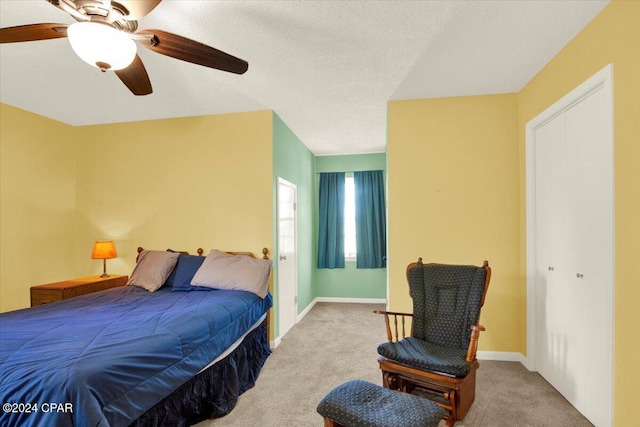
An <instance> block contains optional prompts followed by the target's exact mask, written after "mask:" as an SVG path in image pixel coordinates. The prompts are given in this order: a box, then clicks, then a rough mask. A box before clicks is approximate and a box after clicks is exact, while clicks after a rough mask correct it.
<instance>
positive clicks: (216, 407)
mask: <svg viewBox="0 0 640 427" xmlns="http://www.w3.org/2000/svg"><path fill="white" fill-rule="evenodd" d="M270 354H271V350H270V349H269V343H268V339H267V334H266V329H265V327H264V326H262V325H261V326H259V327H258V328H256V329H255V330H253V331H252V332H250V333H249V334H248V335H247V336H246V338H245V339H244V341H243V342H242V344H240V346H238V348H236V349H235V350H234V351H233V352H232V353H231V354H229V355H228V356H227V357H225V358H224V359H222V360H221V361H219V362H217V363H216V364H215V365H213V366H211V367H209V368H208V369H206V370H205V371H203V372H201V373H200V374H198V375H196V376H195V377H193V378H191V379H190V380H189V381H187V382H186V383H184V384H183V385H182V386H180V387H179V388H178V389H176V390H175V391H174V392H173V393H172V394H170V395H169V396H167V397H165V398H164V399H162V400H161V401H160V402H158V404H156V406H154V407H153V408H151V409H149V410H148V411H147V412H145V413H144V414H142V416H140V418H138V419H137V420H136V421H134V422H133V423H131V424H130V427H160V426H172V427H173V426H179V427H187V426H190V425H193V424H196V423H199V422H200V421H204V420H206V419H210V418H219V417H222V416H225V415H227V414H228V413H229V412H231V410H232V409H233V408H234V407H235V406H236V403H237V401H238V397H239V396H240V395H241V394H242V393H244V392H245V391H247V390H248V389H250V388H251V387H253V386H254V384H255V382H256V379H257V378H258V375H259V374H260V370H261V369H262V366H263V365H264V363H265V361H266V360H267V357H269V355H270Z"/></svg>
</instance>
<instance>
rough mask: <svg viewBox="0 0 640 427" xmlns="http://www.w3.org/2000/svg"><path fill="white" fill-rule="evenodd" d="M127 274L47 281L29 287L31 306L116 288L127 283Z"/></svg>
mask: <svg viewBox="0 0 640 427" xmlns="http://www.w3.org/2000/svg"><path fill="white" fill-rule="evenodd" d="M128 279H129V277H128V276H118V275H115V274H113V275H111V276H109V277H100V276H89V277H82V278H80V279H73V280H65V281H64V282H56V283H47V284H46V285H39V286H32V287H31V307H33V306H35V305H41V304H48V303H50V302H54V301H60V300H63V299H67V298H73V297H77V296H79V295H85V294H90V293H92V292H98V291H103V290H105V289H109V288H117V287H118V286H125V285H126V284H127V280H128Z"/></svg>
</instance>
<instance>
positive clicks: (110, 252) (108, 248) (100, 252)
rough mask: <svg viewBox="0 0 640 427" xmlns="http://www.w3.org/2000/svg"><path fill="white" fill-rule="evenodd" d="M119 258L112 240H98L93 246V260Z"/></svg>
mask: <svg viewBox="0 0 640 427" xmlns="http://www.w3.org/2000/svg"><path fill="white" fill-rule="evenodd" d="M117 256H118V253H117V252H116V245H115V244H114V243H113V242H112V241H111V240H98V241H97V242H95V243H94V244H93V252H91V258H93V259H110V258H115V257H117Z"/></svg>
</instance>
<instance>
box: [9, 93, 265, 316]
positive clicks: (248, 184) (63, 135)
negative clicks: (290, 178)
mask: <svg viewBox="0 0 640 427" xmlns="http://www.w3.org/2000/svg"><path fill="white" fill-rule="evenodd" d="M272 115H273V113H272V112H271V111H259V112H250V113H237V114H225V115H214V116H204V117H191V118H182V119H168V120H156V121H147V122H135V123H125V124H115V125H100V126H90V127H80V128H74V127H71V126H68V125H64V124H60V123H57V122H54V121H51V120H49V119H44V118H42V117H39V116H37V115H35V114H32V113H28V112H24V111H20V110H17V109H15V108H13V107H10V106H7V105H2V126H1V127H0V128H1V129H2V134H1V136H2V226H1V229H0V234H1V236H2V254H1V257H0V259H1V261H2V278H1V281H0V292H1V294H0V295H1V296H2V305H1V306H0V310H1V311H7V310H12V309H17V308H23V307H28V306H29V286H31V285H34V284H40V283H46V282H51V281H58V280H65V279H68V278H72V277H79V276H85V275H93V274H97V273H99V272H101V270H102V262H101V261H98V260H92V259H90V253H91V247H92V244H93V242H94V241H95V240H97V239H113V240H115V243H116V248H117V250H118V258H116V259H113V260H108V261H107V270H108V271H109V272H110V273H114V274H130V273H131V270H132V269H133V267H134V265H135V257H136V248H137V247H138V246H143V247H145V248H148V249H162V250H164V249H166V248H168V247H171V248H173V249H177V250H188V251H189V252H192V253H194V252H195V250H196V249H197V248H198V247H202V248H204V249H205V254H206V253H207V252H208V251H209V250H210V249H212V248H218V249H223V250H240V251H252V252H254V253H255V254H257V255H258V254H260V251H261V249H262V248H263V247H267V248H269V250H270V251H271V250H272V249H273V201H272V197H273V194H272V192H273V189H272V185H273V162H272V157H273V156H272V150H273V148H272V139H273V136H272V127H273V118H272V117H273V116H272Z"/></svg>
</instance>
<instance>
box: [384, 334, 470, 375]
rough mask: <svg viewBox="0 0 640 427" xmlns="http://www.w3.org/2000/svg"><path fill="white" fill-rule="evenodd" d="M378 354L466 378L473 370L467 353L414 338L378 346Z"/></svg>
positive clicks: (414, 365) (415, 366)
mask: <svg viewBox="0 0 640 427" xmlns="http://www.w3.org/2000/svg"><path fill="white" fill-rule="evenodd" d="M378 354H380V355H381V356H383V357H386V358H387V359H391V360H394V361H396V362H399V363H402V364H403V365H408V366H411V367H414V368H419V369H423V370H427V371H433V372H439V373H444V374H448V375H452V376H455V377H458V378H464V377H466V376H467V374H468V373H469V371H470V370H471V365H469V364H468V363H467V361H466V357H467V351H466V350H463V349H459V348H455V347H443V346H441V345H438V344H434V343H430V342H427V341H422V340H419V339H416V338H413V337H409V338H405V339H403V340H401V341H398V342H393V343H390V342H386V343H383V344H380V345H379V346H378Z"/></svg>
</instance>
